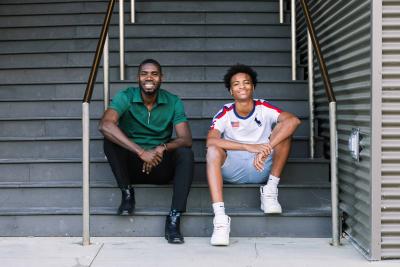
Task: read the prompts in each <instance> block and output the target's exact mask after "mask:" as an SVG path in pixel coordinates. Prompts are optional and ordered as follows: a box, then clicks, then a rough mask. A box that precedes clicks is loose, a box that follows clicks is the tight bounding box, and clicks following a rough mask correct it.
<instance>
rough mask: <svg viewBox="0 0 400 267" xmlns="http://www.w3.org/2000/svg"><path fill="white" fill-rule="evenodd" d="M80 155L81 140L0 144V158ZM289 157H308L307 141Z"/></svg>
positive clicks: (201, 148)
mask: <svg viewBox="0 0 400 267" xmlns="http://www.w3.org/2000/svg"><path fill="white" fill-rule="evenodd" d="M205 147H206V146H205V140H204V139H194V140H193V146H192V149H193V152H194V154H195V157H203V158H204V157H205V154H206V150H205ZM81 155H82V142H81V138H80V137H78V138H74V139H73V138H66V139H61V138H57V139H56V138H54V139H48V140H40V139H39V140H28V141H26V140H25V141H23V140H21V141H4V142H0V158H4V159H18V158H49V159H63V158H76V157H78V158H79V157H81ZM90 155H91V156H92V157H104V153H103V140H102V139H94V140H93V139H92V140H91V142H90ZM290 156H291V157H293V158H307V157H308V140H307V139H306V138H301V137H298V138H294V139H293V144H292V149H291V153H290Z"/></svg>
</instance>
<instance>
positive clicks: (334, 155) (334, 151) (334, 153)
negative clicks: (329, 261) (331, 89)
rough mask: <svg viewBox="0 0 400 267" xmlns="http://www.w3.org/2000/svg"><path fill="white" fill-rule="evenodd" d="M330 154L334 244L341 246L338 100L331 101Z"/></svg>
mask: <svg viewBox="0 0 400 267" xmlns="http://www.w3.org/2000/svg"><path fill="white" fill-rule="evenodd" d="M329 128H330V143H331V146H330V154H331V198H332V245H333V246H339V244H340V236H339V234H340V233H339V203H338V202H339V193H338V175H337V161H338V147H337V145H338V144H337V125H336V102H330V103H329Z"/></svg>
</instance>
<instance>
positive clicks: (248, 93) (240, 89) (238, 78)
mask: <svg viewBox="0 0 400 267" xmlns="http://www.w3.org/2000/svg"><path fill="white" fill-rule="evenodd" d="M253 91H254V84H253V81H252V79H251V77H250V75H248V74H247V73H237V74H235V75H233V76H232V78H231V89H230V92H231V94H232V96H233V98H234V99H235V100H236V101H248V100H249V99H253Z"/></svg>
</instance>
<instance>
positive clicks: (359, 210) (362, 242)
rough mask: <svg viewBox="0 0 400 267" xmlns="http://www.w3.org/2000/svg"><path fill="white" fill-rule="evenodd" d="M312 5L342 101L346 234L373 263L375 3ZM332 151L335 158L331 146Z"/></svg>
mask: <svg viewBox="0 0 400 267" xmlns="http://www.w3.org/2000/svg"><path fill="white" fill-rule="evenodd" d="M307 2H308V3H309V6H310V10H311V14H312V17H313V20H314V24H315V28H316V33H317V35H318V38H319V41H320V44H321V48H322V52H323V55H324V57H325V60H326V64H327V68H328V72H329V75H330V77H331V82H332V86H333V89H334V92H335V95H336V98H337V123H338V144H339V162H338V176H339V199H340V210H341V211H342V212H343V213H344V231H345V232H346V233H347V235H348V236H349V237H350V238H351V239H352V240H353V241H354V242H355V243H356V244H357V245H358V246H359V247H360V248H361V249H362V250H363V251H364V253H366V254H367V256H368V257H369V256H370V254H371V174H370V166H371V157H370V155H371V153H370V145H371V138H370V136H371V1H370V0H352V1H347V0H339V1H338V0H324V1H317V0H310V1H307ZM297 9H298V12H297V14H298V26H297V28H298V31H297V32H298V36H297V41H298V47H299V50H300V51H299V52H300V61H301V62H302V63H306V60H307V58H306V55H307V51H306V49H307V44H306V40H307V38H306V31H305V30H304V18H303V15H302V11H301V9H300V8H299V7H298V8H297ZM314 61H315V60H314ZM314 66H315V67H314V73H315V93H314V97H315V116H316V120H317V121H316V122H317V125H318V135H319V136H320V137H322V138H324V139H325V142H324V143H325V144H326V145H329V122H328V102H327V96H326V94H325V89H324V86H323V82H322V78H321V75H320V71H319V68H318V65H317V62H315V63H314ZM399 118H400V116H399ZM352 128H360V130H361V136H362V140H361V145H362V151H361V161H360V162H357V161H355V160H353V159H352V158H351V156H350V152H349V149H348V138H349V136H350V133H351V131H352ZM399 144H400V142H399ZM326 151H328V152H327V154H329V147H328V146H326ZM399 151H400V150H399ZM399 204H400V201H399Z"/></svg>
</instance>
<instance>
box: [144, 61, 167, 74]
mask: <svg viewBox="0 0 400 267" xmlns="http://www.w3.org/2000/svg"><path fill="white" fill-rule="evenodd" d="M146 64H153V65H155V66H156V67H157V68H158V71H159V72H160V74H162V69H161V65H160V63H159V62H158V61H157V60H155V59H152V58H148V59H145V60H143V61H142V62H141V63H140V64H139V68H138V73H139V72H140V71H141V70H142V67H143V65H146Z"/></svg>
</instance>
